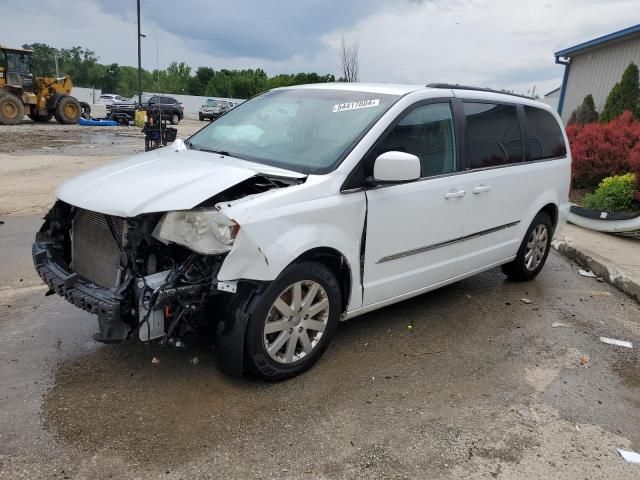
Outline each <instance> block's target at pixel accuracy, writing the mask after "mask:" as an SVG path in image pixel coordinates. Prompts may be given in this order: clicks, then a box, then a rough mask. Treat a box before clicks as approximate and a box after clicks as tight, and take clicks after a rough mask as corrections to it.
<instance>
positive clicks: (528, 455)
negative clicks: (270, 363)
mask: <svg viewBox="0 0 640 480" xmlns="http://www.w3.org/2000/svg"><path fill="white" fill-rule="evenodd" d="M3 220H4V221H5V223H4V224H2V225H0V260H1V263H0V264H1V265H2V267H1V268H0V382H1V383H0V478H2V479H12V480H13V479H21V478H24V479H40V478H42V479H64V478H69V479H110V478H113V479H123V478H140V479H156V478H167V479H200V478H202V479H204V478H220V479H223V478H224V479H231V478H239V479H247V478H303V479H306V478H323V479H325V478H326V479H329V478H330V479H334V478H335V479H360V478H365V479H368V478H371V479H382V478H434V479H435V478H500V479H510V478H517V479H530V478H531V479H533V478H567V479H569V478H570V479H597V478H602V479H611V478H616V479H623V478H628V479H632V478H635V479H638V478H640V465H632V464H629V463H626V462H625V461H624V460H622V458H621V457H620V456H619V455H618V453H617V450H616V449H617V448H627V449H632V450H636V451H640V355H639V353H638V352H640V308H639V306H638V304H637V303H635V302H634V301H633V300H630V299H629V298H628V297H625V296H624V295H623V294H621V293H619V292H618V291H617V290H615V289H614V288H613V287H611V286H609V285H607V284H603V283H599V282H597V280H595V279H592V278H585V277H581V276H579V275H578V274H577V273H576V269H575V268H574V267H573V266H572V265H570V264H569V263H568V262H567V261H566V260H565V259H564V258H562V257H560V256H558V254H556V253H552V254H551V256H550V258H549V261H548V262H547V265H546V267H545V269H544V270H543V271H542V273H541V275H540V276H539V277H538V279H537V280H536V281H533V282H531V283H526V284H518V283H510V282H507V281H505V278H504V277H503V275H502V274H501V272H500V270H499V269H498V270H492V271H490V272H487V273H484V274H482V275H479V276H477V277H474V278H470V279H468V280H465V281H462V282H459V283H457V284H455V285H452V286H450V287H447V288H444V289H441V290H438V291H435V292H432V293H429V294H426V295H422V296H420V297H417V298H415V299H412V300H409V301H406V302H404V303H401V304H397V305H394V306H391V307H388V308H385V309H383V310H380V311H377V312H374V313H371V314H368V315H365V316H362V317H360V318H357V319H354V320H352V321H350V322H347V323H344V324H342V325H341V327H340V328H339V330H338V333H337V335H336V337H335V340H334V341H333V344H332V345H331V346H330V348H329V349H328V350H327V352H326V354H325V356H324V358H323V359H322V360H321V361H320V362H319V363H318V364H317V365H316V367H315V368H313V369H312V370H311V371H309V372H308V373H306V374H305V375H303V376H301V377H298V378H295V379H293V380H290V381H287V382H284V383H279V384H267V383H262V382H259V381H256V380H251V379H245V380H241V381H239V380H231V379H229V378H226V377H225V376H223V375H221V374H220V373H219V372H218V371H217V369H216V361H215V356H214V353H213V351H212V350H211V349H210V348H208V347H207V346H206V345H201V346H194V345H190V346H189V347H188V348H186V349H181V350H173V349H161V348H159V347H157V346H155V345H151V346H149V345H143V344H140V343H136V342H130V343H126V344H121V345H116V346H105V345H100V344H96V343H95V342H93V341H92V339H91V335H92V333H93V332H94V331H95V330H96V321H95V319H94V318H93V317H92V316H91V315H89V314H87V313H85V312H83V311H80V310H78V309H76V308H74V307H72V306H71V305H69V304H67V303H66V302H65V301H64V300H62V299H61V298H59V297H57V296H49V297H45V296H44V293H45V288H44V287H42V286H41V285H40V282H39V280H38V278H37V277H36V275H35V273H34V272H33V267H32V265H31V258H30V244H31V240H32V237H33V233H34V231H35V230H36V229H37V228H38V226H39V224H40V220H39V217H38V216H9V217H4V218H3ZM522 298H527V299H530V300H531V301H532V302H533V303H531V304H527V303H525V302H523V301H521V299H522ZM555 323H561V324H562V325H561V326H557V325H556V326H554V324H555ZM409 326H411V328H409ZM600 336H607V337H612V338H617V339H623V340H629V341H632V342H633V343H634V348H633V349H627V348H622V347H616V346H612V345H606V344H603V343H601V342H600V341H599V337H600ZM583 355H584V356H587V357H588V361H587V362H586V364H585V365H580V358H581V356H583ZM154 357H157V358H159V359H160V363H159V364H152V358H154ZM587 357H583V362H585V361H586V360H587ZM196 358H197V361H196V360H195V359H196Z"/></svg>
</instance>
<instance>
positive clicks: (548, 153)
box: [524, 107, 567, 160]
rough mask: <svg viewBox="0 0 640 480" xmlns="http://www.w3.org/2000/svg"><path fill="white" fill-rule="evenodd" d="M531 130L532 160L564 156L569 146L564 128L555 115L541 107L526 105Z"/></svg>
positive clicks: (529, 129) (528, 125)
mask: <svg viewBox="0 0 640 480" xmlns="http://www.w3.org/2000/svg"><path fill="white" fill-rule="evenodd" d="M524 113H525V115H526V117H527V127H528V131H529V154H530V157H531V160H544V159H547V158H554V157H563V156H565V155H566V154H567V147H566V145H565V143H564V137H563V136H562V129H561V128H560V125H558V122H557V121H556V119H555V117H554V116H553V115H551V114H550V113H549V112H546V111H544V110H542V109H541V108H534V107H524Z"/></svg>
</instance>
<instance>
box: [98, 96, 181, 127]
mask: <svg viewBox="0 0 640 480" xmlns="http://www.w3.org/2000/svg"><path fill="white" fill-rule="evenodd" d="M136 108H139V107H138V96H137V95H135V96H133V97H131V98H130V99H129V100H127V101H126V102H113V103H112V104H111V105H107V110H108V111H109V114H108V115H107V118H109V119H111V120H117V121H120V120H123V119H124V120H134V117H135V113H134V112H135V110H136ZM142 108H144V109H145V110H147V111H154V110H160V112H161V114H162V118H163V119H167V120H169V121H170V122H171V124H172V125H175V124H177V123H178V122H179V121H180V120H182V119H183V118H184V107H183V106H182V103H180V102H179V101H178V100H176V99H175V98H172V97H165V96H164V95H142Z"/></svg>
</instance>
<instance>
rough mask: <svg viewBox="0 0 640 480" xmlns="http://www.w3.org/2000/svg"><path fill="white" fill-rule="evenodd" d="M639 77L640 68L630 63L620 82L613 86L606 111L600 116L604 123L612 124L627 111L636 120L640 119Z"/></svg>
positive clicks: (605, 107) (605, 105)
mask: <svg viewBox="0 0 640 480" xmlns="http://www.w3.org/2000/svg"><path fill="white" fill-rule="evenodd" d="M639 75H640V74H639V72H638V67H637V66H636V65H635V64H634V63H630V64H629V66H628V67H627V68H626V69H625V71H624V73H623V74H622V78H621V79H620V81H619V82H618V83H616V84H615V85H614V86H613V88H612V89H611V91H610V92H609V95H608V96H607V101H606V102H605V104H604V109H603V110H602V113H601V114H600V121H601V122H602V123H606V122H610V121H611V120H613V119H614V118H616V117H618V116H620V115H622V112H624V111H625V110H629V111H630V112H631V115H633V118H634V119H636V120H638V119H640V81H639V80H638V78H639Z"/></svg>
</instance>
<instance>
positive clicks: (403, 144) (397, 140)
mask: <svg viewBox="0 0 640 480" xmlns="http://www.w3.org/2000/svg"><path fill="white" fill-rule="evenodd" d="M390 151H399V152H407V153H411V154H413V155H416V156H417V157H418V158H419V159H420V165H421V175H422V176H423V177H430V176H434V175H442V174H445V173H451V172H455V170H456V149H455V134H454V129H453V118H452V115H451V106H450V105H449V103H432V104H428V105H423V106H421V107H417V108H415V109H413V110H411V111H410V112H409V113H408V114H407V115H405V116H404V117H403V118H402V120H400V122H398V124H397V125H396V126H395V127H394V128H393V130H392V131H391V132H390V133H389V134H388V135H387V137H386V138H385V139H384V140H383V141H382V142H381V143H380V145H379V146H378V147H377V148H376V149H375V152H374V158H375V157H377V156H378V155H380V154H382V153H384V152H390Z"/></svg>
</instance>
